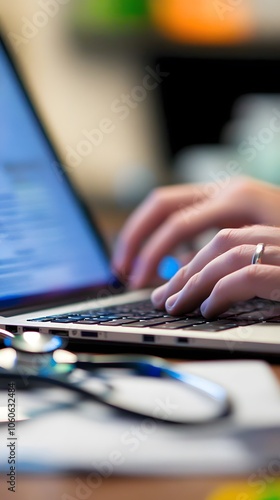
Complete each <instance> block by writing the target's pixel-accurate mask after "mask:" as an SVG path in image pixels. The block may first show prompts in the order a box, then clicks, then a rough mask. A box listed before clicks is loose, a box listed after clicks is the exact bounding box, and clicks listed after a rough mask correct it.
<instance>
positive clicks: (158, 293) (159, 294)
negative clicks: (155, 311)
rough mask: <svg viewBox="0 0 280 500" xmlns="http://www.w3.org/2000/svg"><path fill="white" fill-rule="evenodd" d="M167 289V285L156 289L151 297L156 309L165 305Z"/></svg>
mask: <svg viewBox="0 0 280 500" xmlns="http://www.w3.org/2000/svg"><path fill="white" fill-rule="evenodd" d="M165 290H166V287H165V285H162V286H159V287H158V288H156V289H155V290H154V291H153V292H152V295H151V301H152V302H153V304H154V306H155V307H159V306H162V305H163V304H164V300H165V297H166V293H165Z"/></svg>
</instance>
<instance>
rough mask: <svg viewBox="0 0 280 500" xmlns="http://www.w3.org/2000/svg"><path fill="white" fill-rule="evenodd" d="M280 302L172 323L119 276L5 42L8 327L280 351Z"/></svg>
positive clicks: (1, 253) (0, 97)
mask: <svg viewBox="0 0 280 500" xmlns="http://www.w3.org/2000/svg"><path fill="white" fill-rule="evenodd" d="M279 323H280V303H278V302H270V301H264V300H258V299H253V300H251V301H249V302H247V303H242V304H236V305H235V306H234V307H233V308H232V309H231V310H229V311H228V312H227V314H224V315H222V316H221V317H220V318H216V319H215V320H214V321H211V322H210V321H207V320H206V319H204V318H203V317H202V316H201V315H200V314H199V311H194V312H193V313H192V314H188V316H180V317H176V318H175V317H171V316H168V315H167V314H166V313H165V312H164V311H157V310H155V309H153V306H152V304H151V302H150V290H139V291H134V292H128V291H126V290H125V286H124V285H123V284H122V283H121V282H120V281H119V280H118V278H117V277H116V276H114V275H113V272H112V269H111V265H110V257H109V254H108V252H107V250H106V247H105V245H104V241H103V238H102V235H101V234H100V232H99V230H98V229H97V227H96V225H95V223H94V222H92V217H90V216H89V214H88V212H87V210H86V208H85V206H84V205H83V203H82V201H81V200H80V199H79V196H78V194H77V193H76V192H75V189H74V188H73V186H72V185H71V184H70V182H69V179H68V178H67V174H66V172H65V171H63V168H62V167H61V163H60V161H59V158H58V156H57V154H56V153H55V150H54V148H53V146H52V144H51V142H50V139H49V138H48V136H47V134H46V131H45V129H44V127H43V125H42V122H41V120H40V119H39V117H38V114H37V113H36V111H35V109H34V106H33V105H32V104H31V100H30V98H29V96H28V95H27V91H26V89H25V88H24V85H23V82H22V79H21V78H20V76H19V72H18V70H17V69H16V67H15V65H14V63H13V62H12V59H11V54H10V53H9V51H8V49H7V46H6V45H5V43H4V41H3V40H1V39H0V327H1V328H4V329H7V330H9V331H11V332H12V333H14V334H17V333H23V332H24V331H27V330H32V331H40V332H42V333H44V332H46V333H51V334H56V335H59V336H62V337H66V338H67V339H69V341H71V342H72V343H73V345H74V344H75V345H76V346H85V345H87V346H89V348H90V349H92V350H98V349H99V348H101V349H102V350H103V351H106V350H107V349H109V350H112V348H113V349H117V348H118V349H119V350H124V351H126V352H127V351H129V350H131V351H133V352H135V350H136V351H137V350H139V352H142V353H143V352H150V349H149V348H150V347H152V348H153V349H154V352H155V353H160V352H161V348H162V347H164V348H167V349H168V352H170V353H171V352H172V353H174V352H176V353H178V354H179V355H180V356H182V357H184V356H189V354H190V353H191V350H193V349H207V350H215V351H217V350H222V351H223V352H228V353H230V354H232V353H235V352H240V351H244V352H251V351H252V352H257V353H263V354H264V353H265V354H277V353H278V354H279V352H280V324H279Z"/></svg>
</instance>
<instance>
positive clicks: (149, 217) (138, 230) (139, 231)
mask: <svg viewBox="0 0 280 500" xmlns="http://www.w3.org/2000/svg"><path fill="white" fill-rule="evenodd" d="M202 196H204V195H203V193H202V189H201V187H200V186H191V187H190V188H189V189H188V188H187V186H186V185H183V186H172V187H168V188H160V189H158V190H156V191H154V192H153V193H152V194H151V195H150V196H149V197H148V198H147V199H146V200H145V201H144V202H143V203H142V204H141V205H140V207H139V208H138V209H137V210H135V212H134V213H133V214H132V216H131V217H130V218H129V219H128V221H127V223H126V224H125V226H124V229H123V230H122V231H121V233H120V235H119V238H118V241H117V244H116V247H115V251H114V255H113V266H114V268H115V269H116V270H117V271H118V272H122V273H128V272H129V270H130V267H131V263H132V261H133V260H134V258H135V256H136V255H137V253H138V250H139V248H140V247H141V245H142V243H143V241H144V240H145V239H146V238H147V237H148V236H149V235H150V234H151V233H152V232H153V231H154V230H155V229H156V228H157V227H158V226H159V225H160V224H161V223H162V222H163V221H164V220H165V219H166V217H167V216H168V215H169V214H170V213H172V212H174V211H176V210H178V209H180V208H183V207H186V206H188V205H190V204H194V203H197V201H199V200H200V199H201V198H202Z"/></svg>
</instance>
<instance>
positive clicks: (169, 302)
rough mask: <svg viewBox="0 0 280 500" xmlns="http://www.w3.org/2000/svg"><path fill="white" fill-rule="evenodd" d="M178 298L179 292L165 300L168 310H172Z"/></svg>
mask: <svg viewBox="0 0 280 500" xmlns="http://www.w3.org/2000/svg"><path fill="white" fill-rule="evenodd" d="M177 299H178V293H175V294H174V295H171V297H169V298H168V299H167V301H166V302H165V307H166V309H167V310H168V311H171V310H172V309H173V307H174V306H175V304H176V302H177Z"/></svg>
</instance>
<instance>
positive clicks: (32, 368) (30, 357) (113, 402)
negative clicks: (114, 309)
mask: <svg viewBox="0 0 280 500" xmlns="http://www.w3.org/2000/svg"><path fill="white" fill-rule="evenodd" d="M0 336H2V337H4V345H5V348H3V349H1V350H0V380H1V378H2V379H9V380H13V381H15V380H17V381H20V380H23V378H24V379H25V381H26V380H27V382H28V385H34V383H36V384H38V383H40V382H44V383H46V382H47V383H48V384H50V385H53V386H58V387H62V388H65V389H67V390H70V391H74V392H75V393H77V394H79V395H81V396H83V397H85V398H87V399H90V400H93V401H97V402H99V403H102V404H105V405H106V406H108V407H110V408H113V409H115V410H120V411H122V412H125V413H127V414H130V415H135V416H138V417H139V416H141V417H149V418H153V419H154V420H157V421H163V422H170V423H176V424H203V423H209V422H212V421H216V420H217V419H219V418H222V417H225V416H227V415H229V414H230V412H231V402H230V400H229V397H228V394H227V391H226V390H225V388H223V387H222V386H221V385H219V384H217V383H216V382H213V381H211V380H208V379H206V378H204V377H201V376H198V375H194V374H192V373H186V372H180V371H179V370H177V369H174V367H173V365H171V364H169V363H167V362H166V361H164V360H163V359H161V358H158V357H151V356H149V357H146V356H131V355H124V356H117V355H109V356H102V355H91V354H74V353H72V352H70V351H68V350H66V349H65V346H66V340H65V339H63V338H61V337H59V336H55V335H49V334H45V333H44V334H42V333H39V332H33V331H30V332H27V331H26V332H24V333H23V334H17V335H13V334H11V333H10V332H7V331H6V330H0ZM104 369H106V376H105V377H104V375H103V376H102V374H101V376H100V370H104ZM116 369H118V370H119V369H122V370H123V369H125V370H129V374H130V375H128V376H127V375H126V377H125V378H124V380H126V384H124V385H122V384H121V385H118V383H117V384H116V383H115V377H116ZM81 370H82V372H83V373H84V374H86V375H88V376H89V377H92V376H94V377H97V378H98V381H99V384H97V386H96V385H94V384H93V387H92V386H90V387H89V388H85V387H83V386H82V385H81V384H80V383H79V382H77V380H75V377H73V375H75V373H76V372H79V373H81ZM108 371H111V373H112V374H113V376H112V377H109V378H108V375H107V374H108ZM135 375H137V377H135ZM143 377H145V379H146V381H147V382H148V385H147V384H146V386H145V387H146V388H145V391H144V394H143V391H142V393H141V395H140V393H139V391H138V388H139V384H137V381H138V382H139V380H140V382H141V383H142V380H143ZM147 377H148V379H147ZM151 379H162V380H161V384H164V383H165V384H166V382H165V381H164V380H163V379H165V380H169V381H172V382H173V384H175V385H172V388H173V389H172V390H175V386H176V389H178V388H179V387H180V389H181V391H182V389H183V391H184V393H185V392H186V391H187V389H190V391H191V392H192V393H196V395H197V396H198V397H200V398H202V399H204V402H206V403H207V405H208V403H209V405H208V407H207V411H199V410H197V411H191V408H183V411H182V408H179V410H178V409H176V407H175V408H173V410H172V411H170V412H165V411H160V409H159V408H155V407H154V406H153V403H152V402H151V401H149V397H148V392H149V391H147V387H148V389H149V385H150V382H151ZM117 380H118V379H117ZM127 381H129V384H128V386H129V391H128V392H127ZM25 383H26V382H25ZM161 388H162V386H161ZM163 388H164V387H163ZM131 389H132V390H131ZM182 396H184V394H183V393H182ZM183 406H184V404H183Z"/></svg>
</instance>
